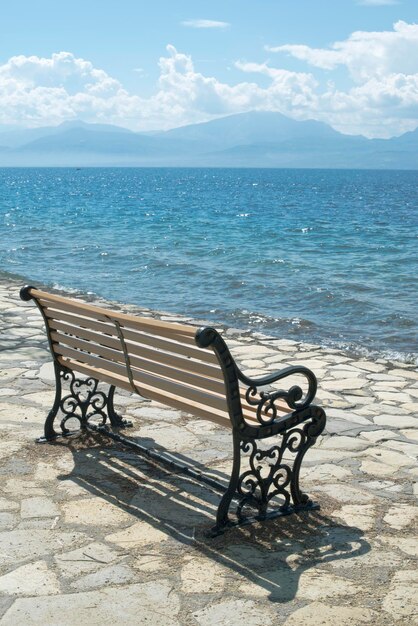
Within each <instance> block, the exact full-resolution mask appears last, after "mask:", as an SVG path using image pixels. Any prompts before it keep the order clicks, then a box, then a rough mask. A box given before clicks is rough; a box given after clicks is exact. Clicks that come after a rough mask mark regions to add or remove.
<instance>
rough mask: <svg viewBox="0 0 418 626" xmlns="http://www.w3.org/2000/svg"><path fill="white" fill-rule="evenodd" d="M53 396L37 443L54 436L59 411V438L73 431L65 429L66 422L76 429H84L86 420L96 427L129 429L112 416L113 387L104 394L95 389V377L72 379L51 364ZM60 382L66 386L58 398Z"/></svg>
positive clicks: (113, 412)
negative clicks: (66, 388) (53, 386)
mask: <svg viewBox="0 0 418 626" xmlns="http://www.w3.org/2000/svg"><path fill="white" fill-rule="evenodd" d="M55 376H56V395H55V402H54V405H53V407H52V409H51V411H50V412H49V414H48V417H47V419H46V422H45V437H44V438H41V440H40V441H44V440H49V439H53V438H55V437H57V435H58V433H56V432H55V430H54V421H55V418H56V416H57V415H58V413H59V412H60V413H61V414H62V415H63V417H62V418H61V422H60V429H61V434H62V435H68V434H71V432H74V430H75V429H70V428H68V423H69V421H70V420H72V419H74V420H76V421H77V422H78V424H79V429H81V430H82V429H85V428H86V427H87V425H88V423H89V422H90V421H93V420H99V426H104V425H105V424H107V422H108V421H109V422H110V424H111V425H112V426H115V427H124V426H129V425H130V422H128V421H126V420H123V419H122V417H121V416H120V415H119V414H118V413H116V411H115V409H114V406H113V396H114V391H115V388H114V387H113V386H111V387H110V388H109V390H108V392H107V393H105V392H104V391H101V390H99V389H98V384H99V381H98V380H96V379H95V378H92V377H88V378H83V379H80V378H76V376H75V374H74V372H73V371H72V370H69V369H66V368H62V367H60V366H59V365H57V364H55ZM62 382H64V383H68V385H69V393H68V394H67V395H65V396H64V397H61V396H62Z"/></svg>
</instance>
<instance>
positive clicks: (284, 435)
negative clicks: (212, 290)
mask: <svg viewBox="0 0 418 626" xmlns="http://www.w3.org/2000/svg"><path fill="white" fill-rule="evenodd" d="M20 297H21V298H22V300H24V301H29V300H34V302H35V303H36V305H37V306H38V308H39V310H40V312H41V314H42V316H43V318H44V321H45V328H46V332H47V337H48V342H49V347H50V350H51V354H52V358H53V361H54V369H55V379H56V390H55V400H54V403H53V406H52V408H51V410H50V412H49V414H48V415H47V417H46V421H45V427H44V436H43V438H41V439H42V440H43V441H51V440H54V439H55V438H56V437H57V436H63V435H68V434H70V433H71V432H72V430H71V429H70V428H69V425H70V422H71V423H74V419H75V420H77V424H78V426H79V428H81V429H86V428H92V429H96V430H97V429H99V430H100V431H102V432H106V433H107V434H108V435H109V436H111V437H113V438H114V439H117V440H119V441H123V443H127V444H129V445H133V446H134V447H136V448H139V449H140V450H142V451H143V452H145V453H146V454H148V455H150V454H154V456H156V457H158V458H160V457H159V455H158V453H157V452H155V451H154V453H152V452H151V451H150V450H149V449H147V448H145V447H142V446H141V444H140V443H137V442H134V440H133V439H129V438H125V437H122V436H121V435H120V433H119V429H121V428H124V427H126V426H128V425H129V423H128V422H127V421H126V420H123V419H122V418H121V416H120V415H119V414H118V413H117V412H116V411H115V408H114V404H113V401H114V393H115V389H116V388H121V389H126V390H128V391H132V392H134V393H137V394H139V395H140V396H143V397H144V398H148V399H150V400H156V401H158V402H160V403H163V404H165V405H168V406H169V407H172V408H174V409H179V410H180V411H185V412H186V413H188V414H191V415H194V416H195V417H197V418H202V419H206V420H210V421H212V422H215V423H216V424H218V425H220V426H224V427H225V428H228V429H229V430H231V431H232V441H231V444H232V446H231V447H232V461H233V462H232V471H231V476H230V478H229V484H228V486H227V488H226V489H225V486H223V485H221V484H220V483H218V482H216V481H214V480H213V479H209V477H208V478H207V479H206V482H210V484H213V483H216V484H215V485H214V486H216V487H217V488H220V489H222V490H223V495H222V497H221V500H220V503H219V506H218V510H217V516H216V524H215V526H214V529H213V530H214V532H215V533H217V532H222V531H223V530H224V529H225V527H227V526H229V525H233V524H237V523H243V522H246V521H249V520H251V519H254V518H255V519H265V518H267V517H273V516H278V515H284V514H289V513H291V512H293V511H295V510H301V509H309V508H318V505H316V504H314V503H312V501H311V500H310V499H309V498H308V496H307V495H306V494H304V493H302V491H301V489H300V487H299V472H300V467H301V462H302V459H303V457H304V455H305V453H306V451H307V450H308V449H309V448H310V447H311V446H312V445H313V444H314V443H315V441H316V438H317V437H318V435H319V434H320V433H321V432H322V431H323V429H324V427H325V421H326V418H325V413H324V411H323V409H322V408H320V407H318V406H316V405H314V404H313V401H314V397H315V393H316V388H317V382H316V378H315V376H314V374H313V373H312V372H311V371H310V370H309V369H308V368H306V367H303V366H291V367H285V368H284V369H281V370H279V371H278V372H276V373H271V374H269V375H267V376H264V377H261V378H251V377H249V376H246V375H245V374H244V373H243V372H242V371H241V370H240V368H239V367H238V365H237V363H236V362H235V360H234V358H233V357H232V355H231V353H230V351H229V349H228V346H227V344H226V343H225V341H224V339H223V337H222V336H221V335H220V334H219V333H218V332H217V331H216V330H215V329H214V328H211V327H205V328H195V327H193V326H190V325H186V324H178V323H171V322H164V321H160V320H156V319H152V318H147V317H139V316H136V315H128V314H125V313H119V312H114V311H112V310H109V309H106V308H102V307H98V306H93V305H91V304H86V303H84V302H82V301H80V300H77V299H70V298H66V297H62V296H60V295H56V294H53V293H49V292H47V291H44V290H39V289H37V288H35V287H30V286H26V287H23V288H22V289H21V291H20ZM296 375H298V376H301V377H302V379H303V388H304V391H302V388H301V387H300V386H299V385H292V386H290V387H289V388H288V389H277V386H278V384H277V383H278V381H282V380H284V379H286V378H289V377H290V376H292V377H294V376H296ZM83 376H84V378H83ZM99 383H106V385H107V386H106V390H105V391H103V389H102V387H100V388H99V386H98V385H99ZM272 385H274V387H273V388H272ZM58 420H59V427H57V426H56V422H57V421H58ZM56 428H58V432H57V430H56ZM271 438H275V439H274V443H273V445H268V444H269V443H271ZM288 457H289V458H290V460H289V458H288ZM171 464H172V465H173V464H174V465H175V462H171ZM178 467H180V469H182V470H186V471H188V473H192V475H194V474H193V469H192V468H185V467H183V466H178ZM195 474H196V475H197V472H195ZM199 477H200V478H202V476H201V475H199ZM273 498H274V502H277V501H278V502H279V505H278V506H276V507H275V508H271V507H272V504H273V503H272V502H271V500H272V499H273ZM233 502H234V503H236V509H235V514H236V517H235V518H234V519H231V517H230V514H231V509H232V508H233V505H232V503H233ZM270 509H271V510H270ZM249 512H250V513H251V515H250V514H249Z"/></svg>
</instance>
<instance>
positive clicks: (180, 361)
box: [48, 320, 223, 382]
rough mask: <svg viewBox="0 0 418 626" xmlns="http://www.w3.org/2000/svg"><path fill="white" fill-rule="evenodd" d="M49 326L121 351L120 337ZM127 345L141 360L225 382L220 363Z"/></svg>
mask: <svg viewBox="0 0 418 626" xmlns="http://www.w3.org/2000/svg"><path fill="white" fill-rule="evenodd" d="M48 325H49V327H50V329H51V330H58V331H60V332H63V333H67V334H70V335H73V336H75V337H80V338H81V339H87V340H89V341H93V342H94V343H96V344H99V345H103V346H107V347H108V348H113V349H114V350H121V343H120V339H119V337H118V338H116V337H109V336H107V335H106V336H105V335H103V334H102V333H96V332H94V331H91V330H88V329H86V328H79V327H75V326H71V325H69V324H66V323H63V322H60V321H58V320H48ZM126 345H127V348H128V350H129V352H131V353H132V354H133V355H138V356H139V357H140V358H142V357H143V358H145V359H148V360H151V361H156V362H161V363H163V364H167V365H170V366H171V367H176V368H178V369H181V370H184V371H187V372H191V373H193V374H199V375H201V376H206V377H209V378H213V379H215V380H219V381H222V382H223V374H222V370H221V368H220V366H219V364H218V363H217V364H216V365H212V364H208V363H202V362H201V361H196V360H194V359H193V360H192V359H190V358H185V357H184V356H182V355H180V356H179V355H173V354H169V353H163V352H161V351H160V350H158V351H155V350H152V349H149V348H147V347H145V346H138V345H137V344H132V343H130V342H126Z"/></svg>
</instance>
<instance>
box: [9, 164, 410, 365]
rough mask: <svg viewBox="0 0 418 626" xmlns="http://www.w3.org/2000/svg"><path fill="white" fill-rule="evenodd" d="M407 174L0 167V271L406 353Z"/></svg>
mask: <svg viewBox="0 0 418 626" xmlns="http://www.w3.org/2000/svg"><path fill="white" fill-rule="evenodd" d="M417 182H418V173H417V172H402V171H396V172H395V171H393V172H388V171H385V172H384V171H348V170H344V171H338V170H262V169H260V170H258V169H245V170H244V169H243V170H239V169H152V168H150V169H136V168H133V169H116V168H115V169H81V170H76V169H0V234H1V238H0V269H1V270H3V272H4V273H12V274H18V275H21V276H22V277H25V278H26V279H27V280H28V281H30V282H31V283H32V284H33V283H35V284H36V282H37V281H39V282H43V283H48V284H50V285H55V286H58V285H60V286H62V287H65V288H73V289H77V290H80V291H86V292H94V293H97V294H100V295H102V296H105V297H108V298H111V299H115V300H121V301H124V302H132V303H137V304H139V305H143V306H146V307H150V308H153V309H160V310H167V311H173V312H177V313H185V314H187V315H189V316H190V317H194V318H204V319H206V320H207V319H209V320H214V321H215V322H216V321H218V322H220V321H222V322H223V323H226V324H228V325H232V326H235V327H238V328H252V329H257V330H260V331H263V332H268V333H269V334H272V335H276V336H281V337H289V338H292V339H301V340H304V341H309V342H315V343H321V344H326V345H338V346H344V347H350V348H354V349H356V350H360V351H361V350H365V351H374V352H380V353H385V354H392V355H393V354H395V355H399V356H402V358H404V359H411V358H416V354H417V353H418V347H417V330H418V323H417V319H418V316H417V308H418V307H417V275H418V197H417ZM408 355H409V356H408Z"/></svg>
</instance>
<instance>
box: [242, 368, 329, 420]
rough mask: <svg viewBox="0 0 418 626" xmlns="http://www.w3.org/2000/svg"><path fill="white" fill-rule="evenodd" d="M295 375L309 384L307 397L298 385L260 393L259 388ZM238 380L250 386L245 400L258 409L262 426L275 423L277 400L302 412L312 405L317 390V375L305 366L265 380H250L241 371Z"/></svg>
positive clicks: (267, 377)
mask: <svg viewBox="0 0 418 626" xmlns="http://www.w3.org/2000/svg"><path fill="white" fill-rule="evenodd" d="M294 374H300V375H303V376H304V377H305V378H306V380H307V382H308V391H307V393H306V395H305V397H304V394H303V391H302V389H301V388H300V387H299V386H298V385H293V386H292V387H290V389H288V390H287V391H286V390H285V389H279V390H277V391H268V392H267V391H258V388H259V387H263V386H266V385H271V384H273V383H274V382H276V381H278V380H281V379H282V378H286V377H288V376H291V375H294ZM238 378H239V379H240V380H241V381H242V382H244V383H245V384H246V385H248V388H247V390H246V393H245V399H246V401H247V402H248V404H250V405H251V406H256V407H257V412H256V415H257V420H258V421H259V422H260V424H261V425H262V426H268V425H271V424H273V422H274V421H275V419H276V417H277V407H276V405H275V402H276V400H279V399H280V400H284V401H285V402H286V404H287V405H288V407H289V408H290V409H292V410H293V411H298V410H302V409H304V408H306V407H308V406H309V405H310V404H311V403H312V401H313V399H314V397H315V393H316V388H317V381H316V377H315V375H314V374H313V372H311V371H310V370H309V369H308V368H307V367H303V366H296V367H287V368H284V369H283V370H281V371H280V372H277V373H276V374H272V375H271V376H265V377H264V378H260V379H258V380H255V379H251V378H248V377H247V376H245V374H243V373H242V372H241V371H238Z"/></svg>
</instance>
